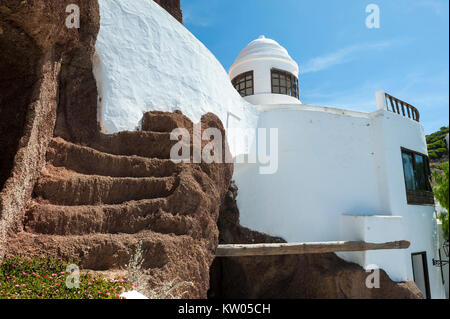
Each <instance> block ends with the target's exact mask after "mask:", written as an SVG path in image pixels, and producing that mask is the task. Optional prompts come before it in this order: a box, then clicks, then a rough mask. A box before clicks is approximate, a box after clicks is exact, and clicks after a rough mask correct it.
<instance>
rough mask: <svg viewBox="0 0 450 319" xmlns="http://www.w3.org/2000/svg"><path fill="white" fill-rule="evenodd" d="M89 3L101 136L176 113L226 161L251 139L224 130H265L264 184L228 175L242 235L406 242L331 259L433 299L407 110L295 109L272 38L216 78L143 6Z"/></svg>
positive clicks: (413, 121) (215, 69)
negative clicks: (97, 25) (204, 125)
mask: <svg viewBox="0 0 450 319" xmlns="http://www.w3.org/2000/svg"><path fill="white" fill-rule="evenodd" d="M99 3H100V8H101V29H100V34H99V36H98V41H97V55H96V60H95V70H94V72H95V75H96V78H97V84H98V89H99V95H100V96H99V121H100V122H101V124H102V126H103V128H104V131H105V132H116V131H120V130H133V129H135V127H136V126H137V125H138V122H139V120H140V118H141V117H142V113H143V112H145V111H148V110H165V111H173V110H176V109H179V110H181V111H182V112H183V113H184V114H186V115H187V116H189V117H190V118H191V119H192V120H194V121H198V120H199V119H200V117H201V115H203V114H205V113H206V112H213V113H215V114H216V115H217V116H219V118H221V120H222V121H223V123H224V125H225V126H226V127H227V128H228V129H229V132H230V136H229V139H230V147H231V150H232V153H233V155H234V156H236V158H238V156H239V155H249V154H250V155H253V153H254V152H255V151H254V150H255V149H257V148H256V147H255V146H256V144H257V142H258V138H257V137H256V135H252V134H251V133H250V134H247V135H246V136H245V137H244V136H241V135H239V134H236V133H233V132H232V130H231V129H232V128H242V129H250V132H255V130H256V129H258V128H267V129H270V128H276V129H278V148H277V149H276V155H277V159H278V165H277V167H278V169H277V170H276V172H275V173H274V174H266V175H262V174H260V170H259V168H260V165H258V164H249V163H247V164H236V167H235V176H234V178H235V180H236V183H237V185H238V186H239V197H238V206H239V209H240V212H241V223H242V224H243V225H244V226H246V227H249V228H251V229H254V230H258V231H262V232H265V233H268V234H270V235H274V236H280V237H283V238H284V239H286V240H287V241H289V242H305V241H335V240H364V241H367V242H386V241H395V240H408V241H410V242H411V247H410V248H409V249H407V250H393V251H376V252H374V251H370V252H364V253H345V254H340V257H342V258H344V259H346V260H349V261H353V262H356V263H358V264H360V265H361V266H363V267H371V265H374V264H375V265H377V266H378V267H380V268H382V269H384V270H385V271H386V272H387V273H388V274H389V276H390V277H391V279H393V280H395V281H404V280H415V281H416V282H417V284H418V286H419V287H420V288H421V289H422V291H423V292H424V294H425V295H426V296H427V297H430V298H443V297H444V296H445V295H444V288H443V283H442V279H441V273H440V269H439V268H437V267H434V266H433V263H432V260H433V258H436V259H438V257H437V256H436V252H437V248H438V247H437V244H436V236H437V235H436V220H435V215H434V205H433V202H432V199H433V196H432V193H430V189H429V185H428V184H427V179H426V177H427V174H428V173H429V172H428V171H427V156H426V155H427V146H426V142H425V134H424V129H423V126H422V125H421V124H420V123H419V122H418V120H419V113H418V111H417V110H416V109H415V108H413V107H411V106H409V105H408V104H406V103H404V102H402V101H399V100H397V99H395V98H393V97H391V96H389V95H385V94H384V93H383V92H378V93H377V98H376V105H377V106H376V107H374V111H373V112H371V113H365V112H355V111H349V110H343V109H336V108H330V107H323V106H314V105H305V104H302V103H301V100H300V96H301V92H302V91H301V87H300V88H299V84H298V83H299V82H298V77H299V67H298V64H297V63H296V62H295V61H294V60H293V59H292V58H291V57H290V56H289V54H288V52H287V50H286V49H285V48H283V47H281V46H280V45H279V44H278V43H277V42H275V41H274V40H270V39H266V38H264V37H260V38H258V39H256V40H255V41H253V42H251V43H250V44H249V45H248V46H247V47H246V48H244V49H243V50H242V52H241V53H240V54H239V56H238V57H237V59H236V61H235V63H234V64H233V66H232V67H231V68H230V72H229V74H227V72H226V71H225V70H224V69H223V67H222V65H221V64H220V63H219V62H218V61H217V59H216V58H215V57H214V56H213V54H212V53H211V52H210V51H209V50H208V49H207V48H206V47H205V46H204V45H203V44H202V43H201V42H200V41H198V40H197V39H196V38H195V37H194V36H193V35H192V34H191V33H190V32H189V31H188V30H187V29H186V28H185V27H184V26H183V25H181V24H180V23H178V22H177V21H176V20H175V19H174V18H172V17H171V16H170V15H169V14H168V13H167V12H166V11H164V10H163V9H162V8H160V7H159V6H158V5H156V4H155V3H154V2H153V1H147V0H134V1H121V0H100V1H99ZM131 35H132V36H131ZM131 49H132V51H130V50H131ZM374 102H375V99H374ZM374 104H375V103H374Z"/></svg>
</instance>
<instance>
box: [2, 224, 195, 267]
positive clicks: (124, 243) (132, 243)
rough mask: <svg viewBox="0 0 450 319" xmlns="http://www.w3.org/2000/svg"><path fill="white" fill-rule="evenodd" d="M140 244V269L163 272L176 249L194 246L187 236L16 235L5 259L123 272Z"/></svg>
mask: <svg viewBox="0 0 450 319" xmlns="http://www.w3.org/2000/svg"><path fill="white" fill-rule="evenodd" d="M139 242H142V251H143V257H144V263H143V268H144V269H149V268H162V267H164V265H165V264H167V262H168V260H169V254H170V253H171V251H175V250H176V247H177V246H178V247H185V246H188V245H194V241H193V239H192V238H190V237H189V236H175V235H167V234H159V233H155V232H152V231H142V232H139V233H137V234H91V235H83V236H57V235H42V234H32V233H28V232H21V233H18V234H16V235H14V236H12V237H11V238H10V240H9V241H8V246H7V254H6V255H7V256H23V257H28V256H41V257H54V258H55V257H61V258H63V259H64V260H70V261H72V262H73V263H75V264H77V265H78V266H80V267H81V268H82V269H91V270H97V271H102V270H111V269H124V268H126V265H127V264H128V263H129V261H130V257H131V256H133V255H134V254H135V253H136V247H137V244H138V243H139Z"/></svg>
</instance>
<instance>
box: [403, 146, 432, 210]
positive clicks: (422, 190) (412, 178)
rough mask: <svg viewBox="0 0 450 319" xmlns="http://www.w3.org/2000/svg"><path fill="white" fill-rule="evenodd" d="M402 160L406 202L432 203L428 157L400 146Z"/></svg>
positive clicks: (416, 203)
mask: <svg viewBox="0 0 450 319" xmlns="http://www.w3.org/2000/svg"><path fill="white" fill-rule="evenodd" d="M402 161H403V173H404V176H405V186H406V196H407V201H408V204H410V205H434V195H433V190H432V188H431V184H430V178H431V172H430V163H429V160H428V157H427V156H426V155H423V154H420V153H417V152H414V151H411V150H408V149H405V148H402Z"/></svg>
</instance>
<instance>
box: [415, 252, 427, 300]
mask: <svg viewBox="0 0 450 319" xmlns="http://www.w3.org/2000/svg"><path fill="white" fill-rule="evenodd" d="M414 256H422V262H423V272H424V275H425V294H426V296H425V298H426V299H431V289H430V274H429V272H428V261H427V252H426V251H422V252H419V253H412V254H411V267H412V271H413V278H414V282H416V273H415V271H414Z"/></svg>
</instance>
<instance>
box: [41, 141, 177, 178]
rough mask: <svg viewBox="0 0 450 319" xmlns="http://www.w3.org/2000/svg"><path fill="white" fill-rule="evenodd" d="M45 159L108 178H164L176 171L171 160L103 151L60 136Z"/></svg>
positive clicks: (53, 163)
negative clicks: (71, 141) (74, 142)
mask: <svg viewBox="0 0 450 319" xmlns="http://www.w3.org/2000/svg"><path fill="white" fill-rule="evenodd" d="M47 161H48V162H49V163H50V164H52V165H53V166H56V167H66V168H67V169H69V170H72V171H75V172H78V173H81V174H86V175H101V176H111V177H166V176H171V175H174V174H176V173H177V172H178V171H179V168H177V165H176V164H175V163H174V162H172V161H171V160H161V159H157V158H144V157H138V156H119V155H112V154H107V153H103V152H100V151H97V150H95V149H93V148H90V147H86V146H81V145H78V144H73V143H70V142H67V141H65V140H63V139H61V138H54V139H53V140H52V141H51V142H50V147H49V150H48V152H47Z"/></svg>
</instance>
